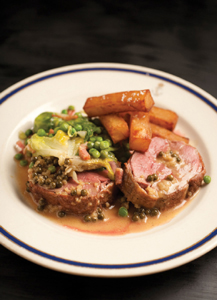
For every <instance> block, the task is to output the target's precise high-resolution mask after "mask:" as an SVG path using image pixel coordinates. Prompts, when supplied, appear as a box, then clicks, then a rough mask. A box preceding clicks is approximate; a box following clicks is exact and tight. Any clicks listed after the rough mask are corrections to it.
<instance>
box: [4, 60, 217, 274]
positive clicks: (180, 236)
mask: <svg viewBox="0 0 217 300" xmlns="http://www.w3.org/2000/svg"><path fill="white" fill-rule="evenodd" d="M159 84H160V88H157V87H159ZM140 89H150V90H151V92H152V95H153V98H154V100H155V103H156V105H159V106H161V107H164V108H169V109H171V110H174V111H176V112H177V113H178V115H179V122H178V125H177V129H180V130H181V131H182V132H183V133H185V134H186V135H187V136H188V137H189V138H190V139H191V140H192V141H193V143H194V144H195V145H196V147H197V148H198V150H199V152H200V153H201V155H202V157H203V159H204V162H205V165H206V169H207V173H208V174H209V175H210V176H211V177H212V182H211V183H210V184H209V185H208V186H207V187H206V188H203V189H201V191H200V193H199V195H198V196H197V197H196V198H195V199H194V200H193V201H192V202H191V203H190V204H189V205H188V206H187V207H186V208H185V209H184V210H183V211H182V212H181V213H180V214H178V215H177V216H176V217H175V218H174V219H172V220H171V221H170V222H169V223H167V224H164V225H162V226H158V227H155V228H153V229H151V230H149V231H146V232H140V233H134V234H126V235H121V236H99V235H94V234H93V235H91V234H85V233H81V232H76V231H72V230H69V229H66V228H62V227H61V226H59V225H57V224H55V223H52V222H51V221H49V220H47V219H46V218H44V217H42V216H40V215H39V214H37V213H36V212H35V211H33V210H32V209H31V208H30V207H29V206H27V205H26V204H25V201H24V200H23V199H22V197H21V196H20V194H19V192H18V190H17V185H16V181H15V177H14V171H15V165H14V161H13V156H14V154H15V151H14V144H15V142H16V141H17V137H18V132H19V130H26V129H27V128H28V127H29V126H31V125H32V122H33V120H34V118H35V117H36V116H37V115H38V114H39V113H40V112H43V111H47V110H50V111H60V110H61V109H63V108H64V107H67V105H71V104H73V105H75V106H76V109H77V110H79V109H82V107H83V104H84V102H85V100H86V98H87V97H90V96H97V95H102V94H106V93H112V92H118V91H125V90H140ZM1 103H2V104H1V107H0V128H1V140H0V149H1V156H0V207H1V210H0V222H1V228H0V229H1V233H2V234H1V242H2V244H3V245H4V246H5V247H6V248H8V249H9V250H11V251H13V252H15V253H16V254H18V255H20V256H22V257H24V258H26V259H28V260H30V261H32V262H34V263H37V264H39V265H42V266H45V267H47V268H51V269H54V270H57V271H61V272H66V273H71V274H78V275H87V276H103V277H124V276H136V275H145V274H151V273H156V272H161V271H165V270H168V269H171V268H175V267H177V266H180V265H183V264H185V263H187V262H190V261H192V260H194V259H196V258H198V257H200V256H201V255H203V254H205V253H207V252H208V251H210V250H211V249H213V248H214V247H216V246H217V219H216V211H217V201H216V199H217V196H216V194H217V188H216V182H217V155H216V149H217V134H216V129H217V115H216V103H217V102H216V99H215V98H213V97H212V96H211V95H209V94H208V93H206V92H205V91H203V90H202V89H200V88H199V87H197V86H195V85H193V84H191V83H189V82H186V81H185V80H182V79H180V78H177V77H175V76H173V75H170V74H167V73H164V72H161V71H157V70H153V69H148V68H144V67H139V66H133V65H125V64H110V63H94V64H82V65H74V66H66V67H62V68H58V69H54V70H51V71H47V72H43V73H41V74H37V75H35V76H32V77H30V78H27V79H25V80H23V81H21V82H19V83H17V84H15V85H13V86H12V87H10V88H8V89H7V90H5V91H4V92H2V93H1Z"/></svg>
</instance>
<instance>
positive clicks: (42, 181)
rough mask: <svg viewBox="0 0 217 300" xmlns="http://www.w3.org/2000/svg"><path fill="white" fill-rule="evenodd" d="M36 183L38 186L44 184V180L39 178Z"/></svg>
mask: <svg viewBox="0 0 217 300" xmlns="http://www.w3.org/2000/svg"><path fill="white" fill-rule="evenodd" d="M38 183H39V184H40V185H43V184H44V183H45V180H44V178H43V177H42V176H40V177H39V180H38Z"/></svg>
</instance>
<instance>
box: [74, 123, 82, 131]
mask: <svg viewBox="0 0 217 300" xmlns="http://www.w3.org/2000/svg"><path fill="white" fill-rule="evenodd" d="M82 129H83V127H82V126H81V125H80V124H75V130H76V131H81V130H82Z"/></svg>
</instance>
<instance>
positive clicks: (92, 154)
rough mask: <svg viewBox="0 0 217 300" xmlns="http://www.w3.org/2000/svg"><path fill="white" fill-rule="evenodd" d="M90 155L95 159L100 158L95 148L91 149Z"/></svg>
mask: <svg viewBox="0 0 217 300" xmlns="http://www.w3.org/2000/svg"><path fill="white" fill-rule="evenodd" d="M89 153H90V155H91V156H93V157H94V158H99V157H100V153H99V151H98V150H96V149H95V148H91V149H90V150H89Z"/></svg>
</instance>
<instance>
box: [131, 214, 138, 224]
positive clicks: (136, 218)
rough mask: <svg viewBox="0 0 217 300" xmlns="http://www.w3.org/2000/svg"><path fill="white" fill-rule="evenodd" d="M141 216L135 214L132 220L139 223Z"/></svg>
mask: <svg viewBox="0 0 217 300" xmlns="http://www.w3.org/2000/svg"><path fill="white" fill-rule="evenodd" d="M139 219H140V218H139V214H138V213H134V214H133V217H132V220H133V221H134V222H137V221H139Z"/></svg>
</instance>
